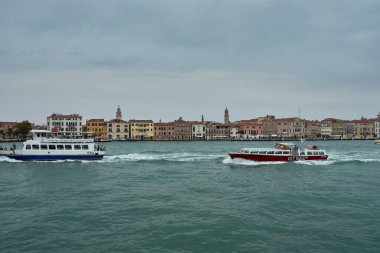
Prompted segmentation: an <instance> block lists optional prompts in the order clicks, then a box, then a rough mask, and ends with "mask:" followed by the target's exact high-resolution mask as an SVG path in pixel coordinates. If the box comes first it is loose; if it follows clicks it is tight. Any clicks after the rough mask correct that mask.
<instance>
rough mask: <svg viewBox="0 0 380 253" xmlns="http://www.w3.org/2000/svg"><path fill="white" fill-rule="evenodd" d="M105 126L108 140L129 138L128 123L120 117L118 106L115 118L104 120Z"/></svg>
mask: <svg viewBox="0 0 380 253" xmlns="http://www.w3.org/2000/svg"><path fill="white" fill-rule="evenodd" d="M99 123H100V122H99ZM106 126H107V127H106V128H107V139H108V140H110V141H124V140H128V139H129V124H128V122H127V121H125V120H123V119H122V116H121V109H120V106H118V107H117V109H116V115H115V118H114V119H112V120H110V121H108V122H106Z"/></svg>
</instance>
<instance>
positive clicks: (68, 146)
mask: <svg viewBox="0 0 380 253" xmlns="http://www.w3.org/2000/svg"><path fill="white" fill-rule="evenodd" d="M65 149H66V150H72V149H73V148H72V147H71V145H65Z"/></svg>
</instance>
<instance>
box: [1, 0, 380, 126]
mask: <svg viewBox="0 0 380 253" xmlns="http://www.w3.org/2000/svg"><path fill="white" fill-rule="evenodd" d="M379 45H380V1H378V0H361V1H358V0H342V1H339V0H326V1H323V0H317V1H307V0H278V1H275V0H231V1H223V0H219V1H208V0H200V1H195V0H193V1H190V0H189V1H184V0H183V1H182V0H172V1H167V0H160V1H156V0H152V1H144V0H136V1H121V0H120V1H118V0H107V1H101V0H99V1H97V0H88V1H86V0H82V1H78V0H62V1H53V0H33V1H29V0H24V1H22V0H1V1H0V121H16V120H17V121H21V120H26V119H27V120H30V121H33V122H37V123H46V116H48V115H50V114H51V113H53V112H57V113H63V114H69V113H79V114H82V115H83V117H84V118H85V119H89V118H105V119H111V118H113V117H114V116H115V112H116V108H117V106H118V105H120V106H121V108H122V112H123V118H124V119H127V120H128V119H131V118H137V119H153V120H154V121H158V120H160V119H162V120H163V121H170V120H174V119H176V118H178V117H179V116H182V117H184V119H188V120H199V119H200V118H201V115H202V114H204V115H205V118H206V120H217V121H223V113H224V109H225V107H228V108H229V110H230V117H231V120H233V121H235V120H239V119H247V118H256V117H259V116H263V115H266V114H274V115H276V117H290V116H298V109H299V108H301V117H303V118H307V119H323V118H326V117H336V118H342V119H354V118H360V117H361V116H362V115H363V116H364V117H374V116H375V115H376V114H377V113H378V112H379V111H380V99H379V95H380V46H379Z"/></svg>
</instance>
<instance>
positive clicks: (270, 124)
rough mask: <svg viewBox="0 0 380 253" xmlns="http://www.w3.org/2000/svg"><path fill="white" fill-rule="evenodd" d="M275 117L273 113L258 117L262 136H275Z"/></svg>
mask: <svg viewBox="0 0 380 253" xmlns="http://www.w3.org/2000/svg"><path fill="white" fill-rule="evenodd" d="M275 120H276V117H275V116H274V115H267V116H265V117H259V118H258V121H259V122H261V123H262V127H263V129H262V134H263V137H264V138H272V137H276V136H277V126H276V121H275Z"/></svg>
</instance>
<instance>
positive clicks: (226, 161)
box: [223, 157, 288, 166]
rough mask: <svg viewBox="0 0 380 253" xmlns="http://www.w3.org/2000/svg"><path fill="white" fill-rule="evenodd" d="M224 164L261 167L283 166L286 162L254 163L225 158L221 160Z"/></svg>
mask: <svg viewBox="0 0 380 253" xmlns="http://www.w3.org/2000/svg"><path fill="white" fill-rule="evenodd" d="M223 163H224V164H230V165H247V166H262V165H272V164H285V163H288V162H255V161H250V160H245V159H240V158H235V159H231V158H230V157H227V158H226V159H224V160H223Z"/></svg>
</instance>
